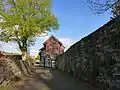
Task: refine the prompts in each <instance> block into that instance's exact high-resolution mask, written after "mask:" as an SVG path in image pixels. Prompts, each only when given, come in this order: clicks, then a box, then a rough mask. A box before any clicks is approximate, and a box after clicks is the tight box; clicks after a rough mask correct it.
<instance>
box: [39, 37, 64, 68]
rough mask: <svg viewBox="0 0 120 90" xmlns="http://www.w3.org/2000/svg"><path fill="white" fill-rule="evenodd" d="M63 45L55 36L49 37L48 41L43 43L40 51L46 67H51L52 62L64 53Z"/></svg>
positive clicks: (41, 59)
mask: <svg viewBox="0 0 120 90" xmlns="http://www.w3.org/2000/svg"><path fill="white" fill-rule="evenodd" d="M64 48H65V47H64V46H63V44H62V43H61V42H60V41H59V40H58V39H56V38H55V37H54V36H53V35H52V36H51V37H49V39H48V40H47V41H45V42H44V43H43V47H42V48H41V49H40V53H39V55H40V61H41V62H42V63H43V64H44V67H45V66H47V67H50V64H51V62H52V61H54V60H55V58H56V57H57V56H58V55H60V54H62V53H64Z"/></svg>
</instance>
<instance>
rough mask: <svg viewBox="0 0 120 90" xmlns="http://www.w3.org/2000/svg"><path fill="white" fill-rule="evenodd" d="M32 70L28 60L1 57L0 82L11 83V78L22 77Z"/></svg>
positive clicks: (3, 83)
mask: <svg viewBox="0 0 120 90" xmlns="http://www.w3.org/2000/svg"><path fill="white" fill-rule="evenodd" d="M30 72H31V70H30V67H29V64H28V62H26V61H21V60H15V59H13V60H11V59H8V58H0V84H2V85H7V84H9V83H10V81H11V80H14V79H20V78H22V77H23V76H24V75H27V74H30Z"/></svg>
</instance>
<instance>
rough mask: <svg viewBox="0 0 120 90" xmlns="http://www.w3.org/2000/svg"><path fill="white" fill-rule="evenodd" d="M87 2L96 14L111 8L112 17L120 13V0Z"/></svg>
mask: <svg viewBox="0 0 120 90" xmlns="http://www.w3.org/2000/svg"><path fill="white" fill-rule="evenodd" d="M87 3H88V6H89V8H90V9H91V10H92V11H93V12H95V13H97V14H101V13H104V12H105V11H107V10H109V9H111V12H112V13H113V17H116V16H119V15H120V0H87Z"/></svg>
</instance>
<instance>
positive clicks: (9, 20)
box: [0, 0, 59, 52]
mask: <svg viewBox="0 0 120 90" xmlns="http://www.w3.org/2000/svg"><path fill="white" fill-rule="evenodd" d="M1 1H2V4H3V8H4V9H2V10H1V11H0V15H1V17H2V19H3V21H2V22H0V27H2V30H1V35H0V40H2V41H5V42H8V41H13V42H16V43H17V44H18V46H19V49H20V50H21V51H22V52H24V51H25V52H27V49H28V47H29V46H31V45H34V42H35V40H36V37H37V36H40V35H41V34H43V33H47V32H49V31H51V30H57V29H58V27H59V24H58V20H57V18H56V17H55V15H54V14H53V13H52V12H51V0H1Z"/></svg>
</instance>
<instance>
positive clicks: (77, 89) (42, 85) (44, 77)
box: [12, 68, 96, 90]
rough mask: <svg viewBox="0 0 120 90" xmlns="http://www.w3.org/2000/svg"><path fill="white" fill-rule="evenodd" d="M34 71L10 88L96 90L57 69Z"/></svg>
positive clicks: (19, 89)
mask: <svg viewBox="0 0 120 90" xmlns="http://www.w3.org/2000/svg"><path fill="white" fill-rule="evenodd" d="M34 71H35V73H34V74H32V75H30V76H27V77H26V78H25V79H24V80H23V81H21V82H20V83H19V84H16V85H15V86H14V87H13V88H12V90H96V89H94V88H92V87H91V86H90V85H88V84H85V83H81V82H79V81H77V80H74V79H73V78H71V77H70V76H68V75H65V74H63V73H61V72H60V71H57V70H51V69H43V68H35V69H34Z"/></svg>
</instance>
